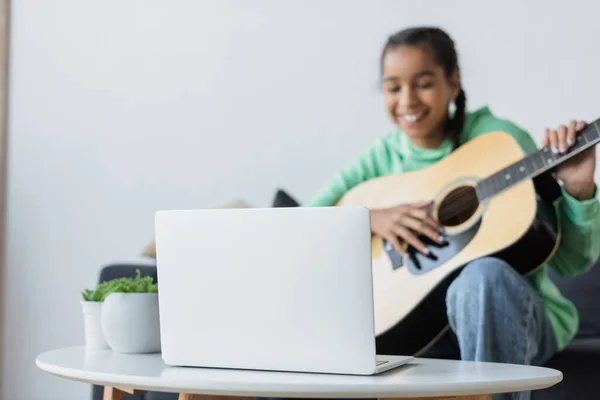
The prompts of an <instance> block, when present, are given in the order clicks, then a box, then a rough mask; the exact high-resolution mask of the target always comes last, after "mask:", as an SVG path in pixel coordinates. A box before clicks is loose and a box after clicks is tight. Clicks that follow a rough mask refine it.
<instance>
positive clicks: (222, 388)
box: [36, 347, 562, 398]
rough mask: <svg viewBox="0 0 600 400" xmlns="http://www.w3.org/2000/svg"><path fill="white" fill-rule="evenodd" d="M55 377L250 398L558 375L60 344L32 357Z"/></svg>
mask: <svg viewBox="0 0 600 400" xmlns="http://www.w3.org/2000/svg"><path fill="white" fill-rule="evenodd" d="M36 365H37V366H38V367H39V368H40V369H42V370H44V371H47V372H49V373H51V374H54V375H57V376H59V377H62V378H66V379H71V380H76V381H83V382H87V383H91V384H97V385H104V386H116V387H125V388H135V389H141V390H153V391H162V392H175V393H189V394H207V395H224V396H252V397H330V398H340V397H344V398H365V397H369V398H372V397H379V398H382V397H421V396H422V397H427V396H443V395H445V396H460V395H475V394H493V393H501V392H513V391H521V390H535V389H542V388H546V387H549V386H552V385H554V384H556V383H558V382H560V381H561V380H562V373H561V372H560V371H557V370H554V369H549V368H541V367H531V366H522V365H511V364H496V363H476V362H466V361H454V360H437V359H426V358H415V359H413V360H412V361H411V362H409V363H408V364H406V365H404V366H401V367H398V368H395V369H392V370H389V371H386V372H384V373H381V374H378V375H373V376H351V375H336V374H315V373H296V372H279V371H276V372H273V371H253V370H252V371H251V370H234V369H216V368H190V367H170V366H167V365H165V364H164V362H163V360H162V358H161V355H160V354H159V353H155V354H121V353H116V352H113V351H111V350H86V349H85V347H67V348H63V349H57V350H51V351H48V352H45V353H42V354H40V355H39V356H38V357H37V358H36Z"/></svg>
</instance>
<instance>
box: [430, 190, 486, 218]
mask: <svg viewBox="0 0 600 400" xmlns="http://www.w3.org/2000/svg"><path fill="white" fill-rule="evenodd" d="M477 207H479V201H478V200H477V193H476V192H475V188H474V187H472V186H460V187H458V188H456V189H454V190H452V191H451V192H450V193H448V194H447V195H446V197H445V198H444V199H443V200H442V201H441V203H440V205H439V208H438V220H439V222H440V223H441V224H442V225H443V226H458V225H460V224H463V223H465V222H466V221H468V220H469V218H471V217H472V216H473V214H475V211H477Z"/></svg>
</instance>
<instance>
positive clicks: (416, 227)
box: [306, 27, 600, 398]
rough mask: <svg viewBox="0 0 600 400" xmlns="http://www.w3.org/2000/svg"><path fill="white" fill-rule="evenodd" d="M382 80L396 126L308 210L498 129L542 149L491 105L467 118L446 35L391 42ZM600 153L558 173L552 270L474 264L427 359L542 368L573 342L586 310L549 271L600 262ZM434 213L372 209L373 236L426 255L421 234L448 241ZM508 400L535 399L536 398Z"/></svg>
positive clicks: (459, 281)
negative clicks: (599, 180)
mask: <svg viewBox="0 0 600 400" xmlns="http://www.w3.org/2000/svg"><path fill="white" fill-rule="evenodd" d="M381 82H382V87H383V95H384V100H385V107H386V109H387V112H388V114H389V117H390V118H391V119H392V121H393V122H394V123H395V125H397V129H396V130H394V131H393V132H391V133H389V134H387V135H385V136H383V137H382V138H380V139H379V140H377V141H376V142H375V143H374V144H373V145H372V146H371V147H370V148H369V149H367V151H366V152H365V153H364V154H362V155H361V156H360V157H358V159H357V160H356V161H355V162H353V163H352V164H351V165H349V166H347V167H346V168H344V169H343V170H342V171H340V172H339V173H337V174H336V175H335V176H334V177H333V178H332V179H331V180H330V181H329V183H328V184H327V185H325V187H323V189H322V190H321V191H320V192H319V193H318V194H317V195H316V196H315V197H314V198H313V199H312V200H311V201H309V202H308V204H306V206H329V205H333V204H335V203H336V202H337V201H338V200H339V199H340V198H341V197H342V196H343V195H344V194H345V193H346V192H347V191H348V190H350V189H351V188H353V187H354V186H356V185H358V184H359V183H361V182H363V181H365V180H368V179H371V178H375V177H377V176H382V175H389V174H397V173H401V172H407V171H414V170H418V169H421V168H424V167H427V166H429V165H432V164H434V163H436V162H437V161H439V160H441V159H443V158H444V157H446V156H447V155H449V154H450V153H451V152H452V151H453V150H454V149H456V148H457V147H458V146H460V145H462V144H464V143H465V142H468V141H469V140H472V139H473V138H475V137H477V136H479V135H484V134H486V133H487V132H491V131H498V130H500V131H505V132H507V133H509V134H511V135H512V136H513V137H514V138H515V139H516V141H517V142H518V143H519V145H520V146H521V147H522V149H523V150H524V151H525V152H527V153H529V152H533V151H535V150H537V146H536V145H535V143H534V141H533V140H532V138H531V137H530V136H529V134H528V133H527V132H525V131H524V130H523V129H521V128H520V127H518V126H517V125H515V124H513V123H512V122H510V121H508V120H505V119H500V118H498V117H496V116H494V115H493V114H492V113H491V112H490V110H489V109H488V108H487V107H483V108H480V109H478V110H474V111H472V112H467V110H466V96H465V92H464V90H463V88H462V86H461V79H460V70H459V65H458V60H457V55H456V51H455V48H454V43H453V41H452V39H451V38H450V37H449V36H448V35H447V34H446V33H445V32H444V31H442V30H440V29H437V28H431V27H417V28H411V29H406V30H403V31H401V32H398V33H396V34H394V35H393V36H391V37H390V38H389V40H388V41H387V43H386V45H385V47H384V49H383V52H382V55H381ZM449 110H451V111H449ZM584 127H585V123H584V122H582V121H575V120H573V121H570V122H568V123H566V124H565V125H561V126H560V127H558V128H557V129H547V130H546V132H545V138H544V141H543V144H544V145H545V144H550V146H551V148H552V150H553V151H554V152H564V151H567V149H568V148H569V147H570V146H571V145H572V144H573V143H575V138H576V135H577V134H578V132H580V131H581V129H582V128H584ZM490 151H493V149H490ZM595 155H596V153H595V150H594V148H592V149H589V150H587V151H585V152H583V153H581V154H580V155H578V156H576V157H574V158H572V159H571V160H569V161H567V162H565V163H563V164H562V165H561V166H559V167H558V168H557V169H556V174H555V176H556V178H557V180H559V182H561V183H562V184H561V189H560V190H561V192H562V193H561V194H562V196H561V199H560V200H559V202H558V203H557V211H558V213H560V218H561V221H562V223H561V229H562V239H561V242H560V245H559V247H558V250H557V251H556V253H555V254H554V256H553V257H552V258H551V259H550V260H549V262H548V263H547V264H546V265H545V266H544V268H542V269H540V270H539V271H538V272H536V273H535V274H533V275H531V276H528V277H527V278H525V277H523V276H521V275H519V274H518V273H516V272H515V271H514V270H513V269H512V268H511V266H510V265H507V264H506V263H505V262H504V261H502V260H500V259H497V258H492V257H485V258H481V259H477V260H475V261H472V262H470V263H469V264H467V265H466V266H465V268H464V269H463V270H462V272H461V273H460V275H459V276H458V277H457V278H456V279H455V280H454V281H453V283H452V284H451V286H450V287H449V289H448V292H447V296H446V306H447V315H448V319H449V323H450V328H451V329H450V330H449V333H448V335H447V337H445V338H443V340H441V341H439V342H438V344H436V345H434V346H433V347H432V348H431V349H430V350H429V351H428V353H427V354H426V355H425V356H427V355H431V356H436V357H454V358H460V359H463V360H476V361H492V362H505V363H515V364H528V365H540V364H543V363H545V362H546V361H547V360H548V359H550V358H551V357H552V356H553V355H554V354H555V353H556V352H557V351H560V350H561V349H563V348H564V347H565V346H566V345H567V344H568V343H569V342H570V341H571V339H572V338H573V337H574V335H575V333H576V331H577V328H578V315H577V311H576V309H575V307H574V305H573V304H572V303H571V302H570V301H568V300H567V299H565V298H564V297H563V296H562V295H561V294H560V292H559V291H558V290H557V288H556V287H555V286H554V284H553V282H552V281H551V280H550V279H549V277H548V275H547V269H548V268H552V269H553V270H554V271H556V272H557V273H558V274H560V275H562V276H569V275H570V276H574V275H577V274H581V273H583V272H585V271H586V270H587V269H588V268H589V267H590V266H591V265H592V264H593V262H595V261H596V259H597V258H598V257H599V256H600V204H599V202H598V199H597V196H596V185H595V182H594V169H595V166H596V158H595ZM482 156H483V155H482ZM425 206H427V204H426V203H417V204H398V205H396V206H394V207H390V208H387V209H373V210H371V230H372V232H373V234H375V235H379V236H380V237H382V238H384V239H387V240H388V241H390V242H391V243H392V244H394V246H395V247H396V249H397V250H398V251H399V252H400V253H403V249H402V247H400V241H399V240H400V239H401V240H403V241H406V242H408V243H409V244H411V245H412V246H414V247H415V248H416V249H417V250H419V251H421V252H423V253H426V252H427V248H426V246H425V245H424V244H423V243H422V242H421V241H420V240H419V239H418V235H419V234H423V235H426V236H428V237H430V238H431V239H432V240H442V239H440V238H439V236H440V235H439V231H438V229H439V228H440V226H439V225H438V223H437V221H434V220H433V219H432V218H431V217H430V216H429V215H427V213H426V211H425ZM505 396H506V397H504V398H528V397H529V393H527V392H524V393H518V394H510V395H508V394H507V395H505ZM509 396H512V397H509ZM498 398H501V397H498Z"/></svg>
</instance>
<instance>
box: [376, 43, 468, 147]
mask: <svg viewBox="0 0 600 400" xmlns="http://www.w3.org/2000/svg"><path fill="white" fill-rule="evenodd" d="M382 73H383V76H382V80H383V93H384V100H385V106H386V109H387V112H388V114H389V115H390V117H391V118H392V120H393V121H394V122H395V123H396V124H397V125H398V126H399V127H400V129H401V130H402V131H404V132H405V133H406V134H407V135H408V136H409V137H410V138H411V140H412V141H413V142H414V143H415V144H417V145H419V146H422V147H427V148H436V147H438V146H439V145H440V144H441V143H442V141H443V139H444V126H445V122H446V120H447V117H448V105H449V104H450V102H451V101H452V99H454V98H455V97H456V96H457V95H458V92H459V90H460V81H459V76H458V73H457V72H454V73H453V74H452V75H451V76H450V77H449V78H448V77H447V74H446V72H445V71H444V69H443V68H442V66H440V65H438V64H436V62H435V59H434V57H433V54H432V53H431V51H430V50H429V48H428V47H427V46H406V45H402V46H398V47H393V48H390V49H388V50H387V51H386V53H385V56H384V57H383V64H382Z"/></svg>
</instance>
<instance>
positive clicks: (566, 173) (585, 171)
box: [543, 120, 596, 200]
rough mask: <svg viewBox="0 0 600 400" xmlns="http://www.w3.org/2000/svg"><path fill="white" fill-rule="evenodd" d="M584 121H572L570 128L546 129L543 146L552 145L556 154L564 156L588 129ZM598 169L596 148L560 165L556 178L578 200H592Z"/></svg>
mask: <svg viewBox="0 0 600 400" xmlns="http://www.w3.org/2000/svg"><path fill="white" fill-rule="evenodd" d="M586 125H587V124H586V123H585V122H584V121H575V120H571V122H569V125H568V126H565V125H561V126H560V127H559V128H558V129H557V130H550V129H546V136H545V137H544V141H543V145H544V146H546V145H550V148H551V150H552V151H553V152H554V153H555V154H564V153H566V152H567V151H568V149H570V148H571V147H572V146H573V145H574V144H575V138H576V137H577V135H578V134H579V133H580V132H581V131H582V130H583V129H584V128H585V127H586ZM595 169H596V149H595V146H592V147H591V148H589V149H587V150H585V151H583V152H581V153H579V154H578V155H576V156H574V157H572V158H570V159H569V160H568V161H565V162H563V163H562V164H560V165H558V166H557V167H556V170H555V174H556V178H557V179H559V180H561V181H562V182H563V187H564V189H565V190H566V191H567V192H568V193H569V194H570V195H571V196H573V197H574V198H576V199H577V200H587V199H590V198H591V197H592V196H593V194H594V189H595V187H596V183H595V182H594V170H595Z"/></svg>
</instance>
